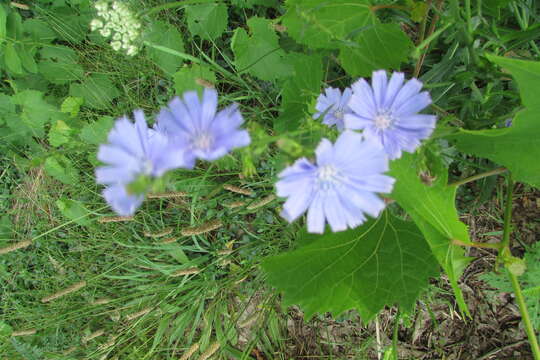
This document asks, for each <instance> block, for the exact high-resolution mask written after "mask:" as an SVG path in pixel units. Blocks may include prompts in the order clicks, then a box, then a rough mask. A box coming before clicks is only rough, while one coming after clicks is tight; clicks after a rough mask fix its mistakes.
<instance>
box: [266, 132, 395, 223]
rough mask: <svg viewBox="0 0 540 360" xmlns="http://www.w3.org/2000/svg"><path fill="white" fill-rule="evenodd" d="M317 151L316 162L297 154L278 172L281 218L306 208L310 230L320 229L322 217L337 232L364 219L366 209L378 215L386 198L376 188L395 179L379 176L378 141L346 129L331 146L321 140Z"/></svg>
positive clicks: (382, 159) (388, 186) (382, 164)
mask: <svg viewBox="0 0 540 360" xmlns="http://www.w3.org/2000/svg"><path fill="white" fill-rule="evenodd" d="M315 154H316V160H317V161H316V163H315V164H313V163H311V162H310V161H308V160H307V159H306V158H301V159H298V160H297V161H296V162H295V163H294V164H293V165H292V166H290V167H288V168H286V169H285V170H283V171H282V172H281V173H280V174H279V178H280V180H279V181H278V182H277V183H276V188H277V194H278V196H281V197H286V198H287V201H286V202H285V204H284V205H283V212H282V216H283V217H284V218H285V219H287V220H288V221H289V222H292V221H294V220H295V219H297V218H298V217H299V216H300V215H302V214H303V213H304V212H305V211H306V210H307V212H308V214H307V228H308V231H309V232H313V233H323V232H324V227H325V223H326V222H328V223H329V224H330V227H331V228H332V231H334V232H335V231H342V230H345V229H347V228H354V227H356V226H358V225H360V224H362V223H363V222H364V221H365V220H366V217H365V216H364V214H368V215H370V216H373V217H376V216H378V215H379V213H380V212H381V211H382V210H383V209H384V207H385V203H384V201H383V200H382V199H381V198H379V197H378V196H377V195H376V193H377V192H381V193H389V192H391V191H392V187H393V184H394V179H393V178H391V177H389V176H386V175H383V173H384V172H385V171H387V170H388V157H387V155H386V153H385V152H384V149H383V148H382V147H381V146H380V145H379V144H378V143H376V142H375V143H374V142H371V141H369V140H364V139H363V137H362V135H361V134H358V133H355V132H352V131H344V132H343V133H342V134H341V135H340V136H339V137H338V139H337V141H336V143H335V144H334V145H332V143H331V142H330V141H329V140H327V139H323V140H322V141H321V142H320V144H319V146H318V147H317V150H316V152H315Z"/></svg>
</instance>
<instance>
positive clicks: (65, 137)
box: [49, 120, 73, 147]
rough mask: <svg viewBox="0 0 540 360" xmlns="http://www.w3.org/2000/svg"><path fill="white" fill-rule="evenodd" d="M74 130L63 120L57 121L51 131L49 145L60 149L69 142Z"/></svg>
mask: <svg viewBox="0 0 540 360" xmlns="http://www.w3.org/2000/svg"><path fill="white" fill-rule="evenodd" d="M72 132H73V130H72V129H71V128H70V127H69V126H68V125H67V124H66V123H65V122H64V121H62V120H57V121H56V122H55V123H54V124H53V126H51V129H50V130H49V144H51V145H52V146H54V147H59V146H62V145H64V144H65V143H67V142H69V139H70V135H71V133H72Z"/></svg>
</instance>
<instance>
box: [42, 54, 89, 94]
mask: <svg viewBox="0 0 540 360" xmlns="http://www.w3.org/2000/svg"><path fill="white" fill-rule="evenodd" d="M77 60H78V56H77V53H76V52H75V51H74V50H73V49H71V48H69V47H67V46H62V45H56V46H46V47H45V48H43V50H41V61H40V62H39V72H40V73H41V74H42V75H43V76H44V77H45V79H47V80H49V81H50V82H51V83H53V84H58V85H61V84H66V83H68V82H70V81H74V80H81V79H82V78H83V75H84V69H83V68H82V66H81V65H79V64H78V63H77Z"/></svg>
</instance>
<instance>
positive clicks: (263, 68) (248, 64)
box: [231, 17, 293, 81]
mask: <svg viewBox="0 0 540 360" xmlns="http://www.w3.org/2000/svg"><path fill="white" fill-rule="evenodd" d="M247 24H248V26H249V29H250V32H251V35H248V34H247V33H246V31H245V30H244V29H243V28H237V29H236V30H235V31H234V35H233V37H232V40H231V47H232V50H233V52H234V63H235V65H236V68H237V69H238V72H244V71H247V72H248V73H250V74H252V75H254V76H256V77H258V78H259V79H261V80H266V81H271V80H275V79H277V78H284V77H288V76H290V75H292V72H293V69H292V66H291V65H290V64H289V63H287V62H286V61H285V59H284V57H285V52H284V51H283V50H282V49H281V47H280V46H279V43H278V36H277V35H276V32H275V31H274V29H273V28H272V23H271V22H270V20H268V19H263V18H258V17H252V18H250V19H249V20H248V21H247Z"/></svg>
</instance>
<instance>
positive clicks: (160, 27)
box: [145, 21, 184, 76]
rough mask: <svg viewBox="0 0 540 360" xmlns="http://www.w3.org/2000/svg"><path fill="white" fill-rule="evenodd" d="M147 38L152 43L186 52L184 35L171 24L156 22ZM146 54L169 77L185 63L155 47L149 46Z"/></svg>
mask: <svg viewBox="0 0 540 360" xmlns="http://www.w3.org/2000/svg"><path fill="white" fill-rule="evenodd" d="M145 37H146V39H147V40H148V41H149V42H151V43H154V44H157V45H160V46H163V47H165V48H168V49H171V50H175V51H178V52H184V40H183V38H182V35H181V34H180V32H179V31H178V30H177V29H176V28H175V27H174V26H172V25H171V24H169V23H166V22H163V21H156V22H154V23H153V24H152V28H151V30H150V31H149V32H148V33H147V34H146V35H145ZM146 53H147V54H148V57H149V58H150V59H152V60H153V61H154V62H155V63H156V64H157V65H158V66H159V67H160V68H161V69H162V70H163V71H164V72H165V74H167V75H169V76H172V75H173V74H174V73H175V72H176V70H177V69H178V67H180V65H182V63H183V59H182V58H180V57H178V56H175V55H173V54H169V53H167V52H164V51H162V50H159V49H156V48H153V47H149V46H147V47H146Z"/></svg>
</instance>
